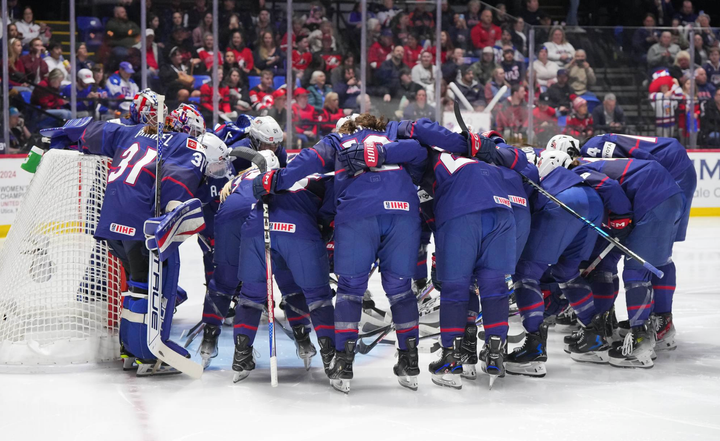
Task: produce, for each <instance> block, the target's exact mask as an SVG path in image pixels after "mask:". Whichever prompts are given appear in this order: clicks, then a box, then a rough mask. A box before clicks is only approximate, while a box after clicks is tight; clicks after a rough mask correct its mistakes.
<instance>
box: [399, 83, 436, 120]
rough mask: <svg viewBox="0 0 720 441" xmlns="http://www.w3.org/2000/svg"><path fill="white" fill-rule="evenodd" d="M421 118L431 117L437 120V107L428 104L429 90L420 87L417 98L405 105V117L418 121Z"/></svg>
mask: <svg viewBox="0 0 720 441" xmlns="http://www.w3.org/2000/svg"><path fill="white" fill-rule="evenodd" d="M420 118H429V119H430V120H431V121H435V108H434V107H432V106H431V105H429V104H428V96H427V92H426V91H425V90H424V89H420V90H418V91H417V93H416V94H415V100H414V101H411V102H410V104H408V105H407V107H405V111H404V112H403V119H409V120H412V121H417V120H418V119H420Z"/></svg>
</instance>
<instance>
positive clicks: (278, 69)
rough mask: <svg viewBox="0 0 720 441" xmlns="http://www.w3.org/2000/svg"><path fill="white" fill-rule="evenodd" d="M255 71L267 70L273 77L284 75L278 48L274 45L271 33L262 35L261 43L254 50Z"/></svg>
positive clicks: (280, 53)
mask: <svg viewBox="0 0 720 441" xmlns="http://www.w3.org/2000/svg"><path fill="white" fill-rule="evenodd" d="M254 59H255V70H256V71H257V72H261V71H265V70H269V71H271V72H272V73H273V75H284V74H285V70H284V69H283V62H284V61H285V57H283V54H282V52H280V48H278V47H277V46H276V45H275V38H273V34H272V33H271V32H265V33H264V34H262V43H261V44H260V45H259V47H258V48H257V49H256V50H255V56H254Z"/></svg>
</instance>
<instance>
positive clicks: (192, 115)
mask: <svg viewBox="0 0 720 441" xmlns="http://www.w3.org/2000/svg"><path fill="white" fill-rule="evenodd" d="M167 124H168V125H169V127H170V129H171V130H172V131H174V132H180V133H187V134H188V135H190V136H192V137H193V138H200V136H202V135H203V134H204V133H205V120H204V119H203V117H202V115H200V112H198V111H197V109H196V108H195V107H194V106H191V105H189V104H180V105H179V106H178V108H177V109H175V110H173V111H172V112H171V113H170V117H169V118H168V121H167Z"/></svg>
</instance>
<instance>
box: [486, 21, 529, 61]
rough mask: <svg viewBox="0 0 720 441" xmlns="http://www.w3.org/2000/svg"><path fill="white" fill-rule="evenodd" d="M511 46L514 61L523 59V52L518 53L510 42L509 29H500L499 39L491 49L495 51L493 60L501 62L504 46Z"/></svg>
mask: <svg viewBox="0 0 720 441" xmlns="http://www.w3.org/2000/svg"><path fill="white" fill-rule="evenodd" d="M507 47H509V48H512V49H513V51H514V52H513V57H514V58H515V60H516V61H525V57H524V56H523V54H521V53H520V51H518V50H517V48H515V46H514V45H513V42H512V34H511V33H510V30H509V29H507V28H505V29H503V30H502V34H501V36H500V39H499V40H498V41H496V42H495V45H494V46H493V51H494V52H495V61H496V62H498V63H502V61H503V58H504V57H503V52H504V51H505V48H507Z"/></svg>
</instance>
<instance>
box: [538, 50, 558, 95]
mask: <svg viewBox="0 0 720 441" xmlns="http://www.w3.org/2000/svg"><path fill="white" fill-rule="evenodd" d="M559 69H560V66H558V65H557V63H556V62H554V61H550V60H549V59H548V50H547V48H546V47H545V46H542V47H540V51H539V52H538V56H537V59H536V60H535V61H533V72H535V81H536V82H537V83H538V84H539V85H540V86H542V87H543V88H547V87H549V86H550V85H551V84H553V83H555V82H556V81H557V73H558V70H559Z"/></svg>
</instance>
